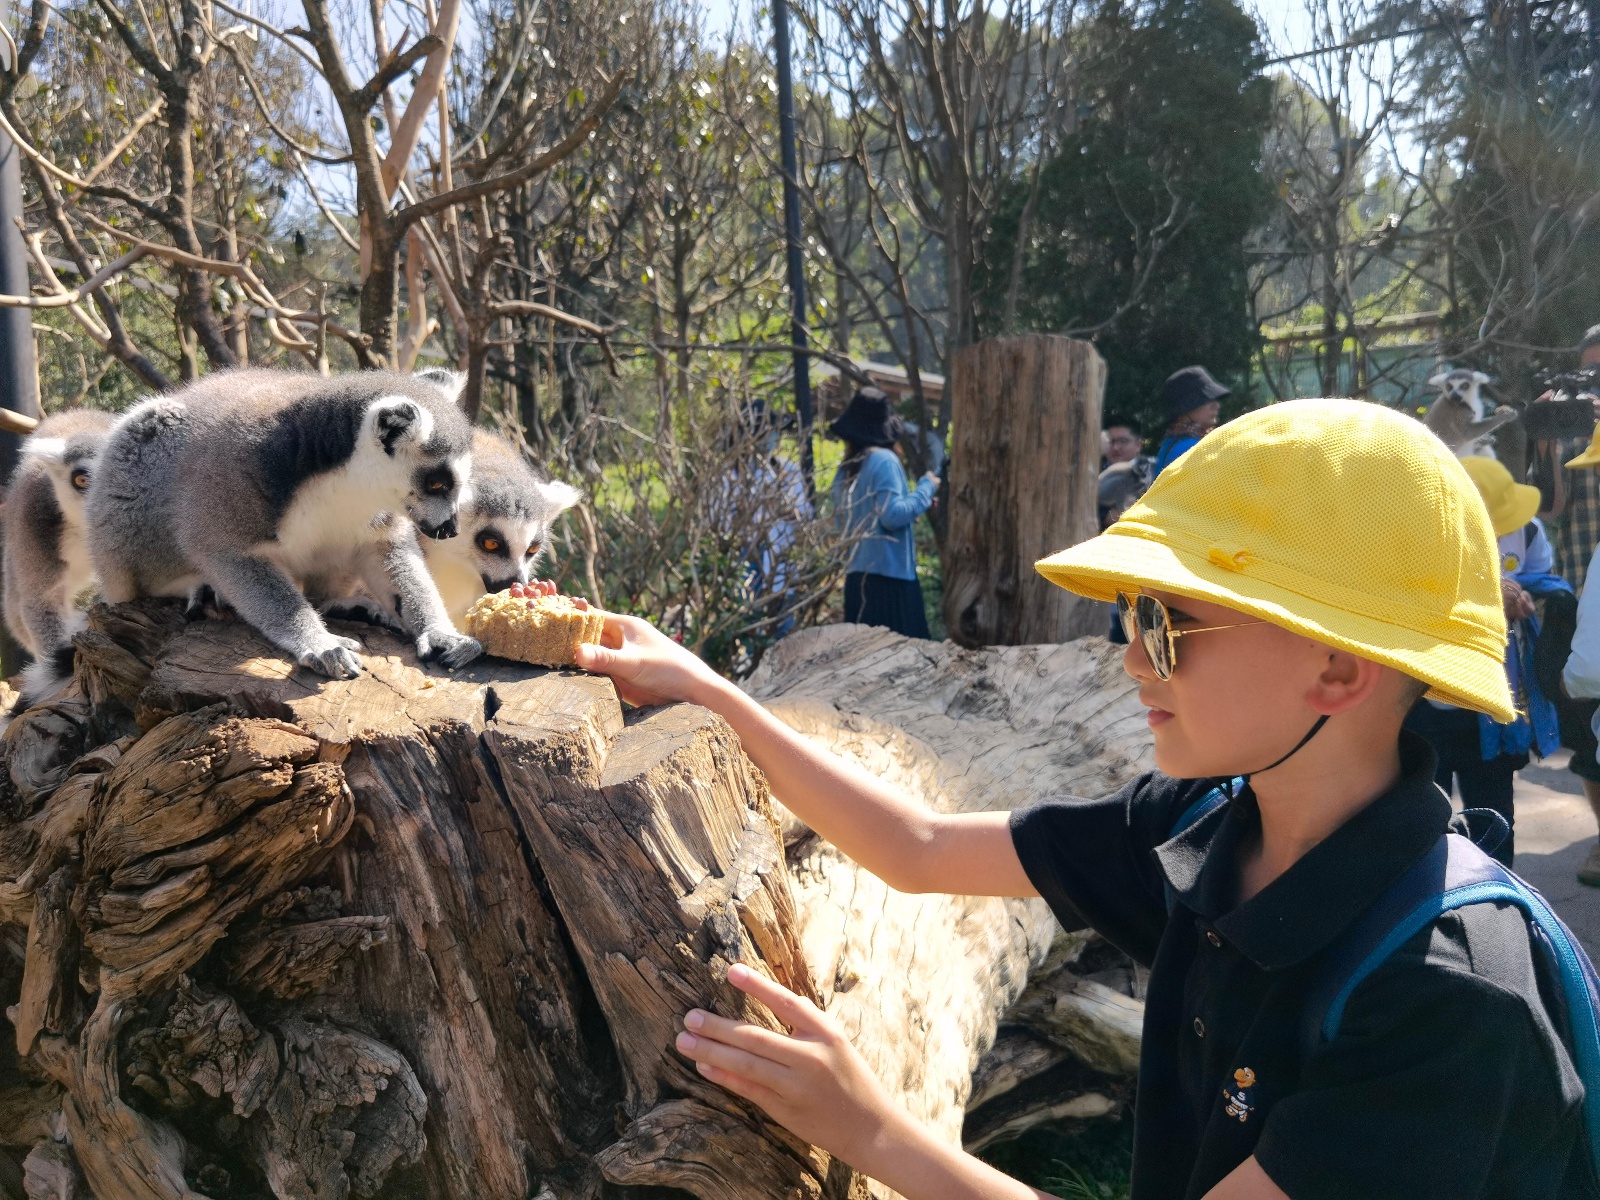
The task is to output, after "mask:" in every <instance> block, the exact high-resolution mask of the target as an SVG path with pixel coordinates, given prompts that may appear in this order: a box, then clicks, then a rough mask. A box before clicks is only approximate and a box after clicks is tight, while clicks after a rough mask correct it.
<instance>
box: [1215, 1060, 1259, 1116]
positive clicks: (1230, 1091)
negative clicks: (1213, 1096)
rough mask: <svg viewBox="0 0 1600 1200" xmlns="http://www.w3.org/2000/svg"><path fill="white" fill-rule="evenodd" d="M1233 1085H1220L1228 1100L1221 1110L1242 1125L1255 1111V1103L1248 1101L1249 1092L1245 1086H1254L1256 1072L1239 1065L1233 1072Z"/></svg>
mask: <svg viewBox="0 0 1600 1200" xmlns="http://www.w3.org/2000/svg"><path fill="white" fill-rule="evenodd" d="M1233 1082H1234V1086H1233V1087H1231V1088H1230V1087H1229V1086H1228V1085H1227V1084H1223V1085H1222V1095H1223V1097H1224V1098H1225V1099H1226V1100H1227V1101H1228V1103H1227V1104H1226V1105H1225V1106H1224V1107H1223V1109H1222V1111H1223V1112H1224V1113H1226V1114H1227V1115H1228V1116H1230V1117H1235V1118H1237V1119H1238V1121H1239V1124H1241V1125H1243V1124H1244V1123H1245V1120H1246V1119H1247V1118H1248V1117H1249V1116H1250V1114H1251V1113H1253V1112H1254V1111H1255V1107H1256V1106H1255V1105H1253V1104H1251V1103H1250V1093H1249V1092H1248V1091H1246V1090H1245V1089H1246V1088H1250V1087H1254V1086H1255V1082H1256V1073H1255V1072H1254V1071H1252V1070H1251V1069H1250V1068H1249V1067H1240V1068H1239V1069H1238V1070H1237V1071H1235V1072H1234V1073H1233Z"/></svg>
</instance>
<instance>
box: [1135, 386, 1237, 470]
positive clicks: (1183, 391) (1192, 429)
mask: <svg viewBox="0 0 1600 1200" xmlns="http://www.w3.org/2000/svg"><path fill="white" fill-rule="evenodd" d="M1232 394H1233V393H1232V392H1231V391H1230V390H1229V389H1228V388H1226V387H1223V386H1222V384H1220V383H1218V382H1217V381H1216V380H1215V379H1213V378H1211V372H1210V371H1208V370H1206V369H1205V368H1204V367H1184V368H1183V369H1182V370H1179V371H1174V372H1173V373H1172V374H1171V375H1168V376H1167V382H1166V386H1165V387H1163V388H1162V396H1161V399H1162V403H1163V406H1164V407H1165V408H1166V413H1167V433H1166V436H1165V437H1163V438H1162V439H1161V448H1160V450H1158V451H1157V452H1156V465H1155V469H1154V472H1153V474H1152V478H1154V476H1155V475H1159V474H1161V472H1162V471H1164V470H1166V469H1167V468H1168V467H1169V466H1171V465H1172V462H1173V460H1174V459H1176V458H1177V457H1178V456H1179V455H1180V454H1182V453H1183V452H1184V451H1186V450H1188V449H1190V448H1191V447H1193V446H1194V445H1195V444H1196V443H1197V442H1199V440H1200V439H1201V438H1203V437H1205V435H1206V434H1208V433H1210V432H1211V431H1212V430H1213V429H1215V428H1216V427H1217V417H1218V416H1220V415H1221V412H1222V404H1221V401H1222V398H1223V397H1224V396H1230V395H1232Z"/></svg>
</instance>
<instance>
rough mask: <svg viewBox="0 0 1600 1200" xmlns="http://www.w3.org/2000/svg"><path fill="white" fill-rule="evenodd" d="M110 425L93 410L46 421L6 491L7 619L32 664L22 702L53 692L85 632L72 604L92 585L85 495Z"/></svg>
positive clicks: (103, 415) (27, 445)
mask: <svg viewBox="0 0 1600 1200" xmlns="http://www.w3.org/2000/svg"><path fill="white" fill-rule="evenodd" d="M111 420H112V418H111V414H110V413H105V412H96V411H95V410H93V409H74V410H72V411H70V412H64V413H60V414H58V415H56V416H53V417H47V418H46V419H45V420H44V421H43V422H41V423H40V425H39V427H38V428H37V429H36V430H34V432H33V433H32V434H31V435H30V436H29V437H28V440H27V441H25V442H24V443H23V444H22V459H21V461H20V462H19V463H18V464H17V469H16V473H15V474H14V475H13V476H12V479H11V486H10V488H8V489H7V491H6V501H5V512H4V517H3V524H4V529H5V554H4V574H5V618H6V627H7V628H8V629H10V630H11V635H12V636H13V637H14V638H16V639H17V641H18V642H19V643H20V644H21V645H22V647H23V649H25V650H26V651H27V652H28V653H29V654H31V655H32V656H33V663H32V664H31V665H30V666H29V667H28V669H27V671H26V672H25V674H24V683H23V689H22V690H23V696H24V697H25V698H29V697H38V696H42V695H45V694H47V693H49V692H52V691H54V690H55V689H56V688H57V687H59V686H60V685H61V683H63V682H64V681H65V677H66V676H67V675H69V674H71V671H72V635H73V634H74V633H76V632H77V631H78V630H79V629H81V628H83V614H82V613H81V612H80V611H79V610H78V608H77V606H76V604H75V603H74V602H75V601H76V600H77V598H78V596H79V594H80V593H82V592H83V591H84V590H85V589H86V588H88V587H90V586H91V585H93V583H94V568H93V566H92V565H91V563H90V561H89V547H88V544H87V542H86V541H85V539H84V515H83V510H84V493H85V492H86V491H87V490H88V487H89V479H90V477H91V474H92V472H93V471H94V466H95V458H96V457H97V456H98V455H99V453H100V450H101V447H102V446H103V445H104V444H105V441H106V435H107V434H108V433H109V432H110V429H111Z"/></svg>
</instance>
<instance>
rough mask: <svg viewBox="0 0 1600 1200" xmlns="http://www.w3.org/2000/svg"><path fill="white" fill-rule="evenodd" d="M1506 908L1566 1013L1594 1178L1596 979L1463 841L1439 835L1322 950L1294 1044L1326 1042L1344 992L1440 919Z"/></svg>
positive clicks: (1598, 1130)
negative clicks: (1548, 970)
mask: <svg viewBox="0 0 1600 1200" xmlns="http://www.w3.org/2000/svg"><path fill="white" fill-rule="evenodd" d="M1494 903H1505V904H1514V905H1516V906H1517V907H1518V908H1519V909H1521V910H1522V913H1523V915H1524V916H1525V917H1526V918H1527V920H1528V924H1529V925H1530V926H1531V928H1532V931H1533V935H1534V936H1533V942H1534V944H1535V945H1537V946H1539V947H1541V952H1542V953H1543V955H1544V956H1545V957H1546V958H1547V960H1548V962H1549V965H1550V966H1551V967H1552V968H1553V969H1554V971H1555V976H1556V979H1557V980H1558V981H1559V983H1560V986H1561V998H1562V1001H1563V1003H1564V1007H1565V1009H1566V1017H1567V1029H1568V1038H1569V1045H1568V1050H1569V1051H1570V1052H1571V1054H1572V1060H1573V1064H1574V1065H1575V1066H1576V1067H1577V1069H1578V1075H1579V1077H1580V1078H1581V1079H1582V1080H1583V1089H1584V1101H1583V1117H1584V1128H1585V1130H1586V1131H1587V1133H1588V1137H1589V1150H1590V1154H1591V1156H1592V1157H1593V1160H1594V1164H1595V1170H1596V1172H1597V1174H1600V977H1597V976H1596V974H1595V969H1594V965H1593V964H1592V963H1591V962H1590V961H1589V956H1588V955H1587V954H1585V953H1584V951H1583V947H1582V946H1581V945H1580V944H1579V943H1578V939H1577V938H1575V937H1574V936H1573V935H1572V932H1571V931H1570V930H1569V929H1568V928H1567V927H1566V925H1564V924H1563V923H1562V921H1561V918H1560V917H1558V916H1556V914H1555V913H1554V911H1552V910H1551V908H1550V906H1549V905H1548V904H1547V903H1545V899H1544V897H1543V896H1541V895H1540V894H1539V893H1538V892H1537V891H1536V890H1535V889H1534V888H1533V887H1531V886H1530V885H1529V884H1527V883H1525V882H1524V881H1523V880H1522V879H1520V878H1518V877H1517V876H1516V875H1514V874H1512V873H1511V872H1510V871H1507V870H1506V869H1505V868H1504V867H1502V866H1501V865H1500V864H1499V863H1497V862H1495V861H1494V859H1492V858H1490V857H1489V856H1488V855H1487V854H1485V853H1484V852H1483V851H1482V850H1480V849H1479V848H1478V847H1477V846H1476V845H1474V844H1473V843H1472V842H1471V841H1470V840H1468V839H1467V838H1464V837H1461V836H1460V835H1458V834H1453V833H1451V834H1445V835H1444V836H1443V837H1441V838H1440V839H1439V840H1438V842H1436V843H1435V844H1434V847H1433V849H1432V850H1430V851H1429V852H1428V853H1427V854H1426V855H1425V856H1424V857H1423V858H1422V859H1421V861H1419V862H1418V863H1417V864H1416V865H1415V866H1414V867H1412V868H1411V869H1410V870H1409V871H1407V872H1406V873H1405V874H1404V875H1402V876H1401V877H1400V878H1399V879H1398V880H1397V881H1396V882H1395V883H1394V884H1392V885H1391V886H1390V888H1389V890H1388V891H1386V892H1385V893H1384V894H1383V895H1382V896H1381V897H1379V899H1378V900H1377V901H1376V902H1375V903H1374V904H1373V906H1372V907H1371V908H1370V909H1368V910H1367V912H1366V914H1365V915H1364V916H1362V918H1361V919H1360V920H1359V921H1357V922H1356V923H1355V925H1353V926H1351V928H1350V929H1349V930H1348V931H1347V932H1346V933H1345V934H1343V935H1342V936H1341V937H1340V938H1339V939H1338V941H1337V942H1335V944H1334V946H1333V948H1332V949H1331V950H1330V951H1329V952H1328V957H1327V958H1326V959H1325V960H1324V964H1323V966H1322V967H1321V968H1320V969H1319V970H1318V973H1317V977H1316V979H1315V980H1314V981H1313V983H1312V985H1311V989H1310V991H1309V992H1308V994H1307V1001H1306V1007H1305V1009H1304V1010H1303V1012H1302V1022H1303V1023H1302V1029H1301V1034H1302V1043H1303V1045H1304V1046H1305V1047H1306V1048H1307V1049H1309V1048H1310V1047H1312V1046H1315V1045H1316V1044H1317V1043H1319V1042H1331V1041H1332V1040H1333V1039H1334V1038H1336V1037H1337V1036H1338V1035H1339V1026H1340V1023H1341V1022H1342V1021H1343V1019H1344V1011H1345V1007H1346V1005H1347V1004H1348V1003H1349V1000H1350V996H1351V994H1352V993H1353V992H1354V991H1355V990H1356V988H1357V987H1358V986H1360V984H1361V983H1362V981H1363V980H1365V979H1366V978H1367V976H1369V975H1371V974H1372V973H1373V972H1374V971H1376V970H1377V969H1378V968H1379V967H1381V966H1382V965H1383V964H1384V962H1385V961H1387V960H1388V958H1389V956H1390V955H1392V954H1393V953H1394V952H1395V951H1396V950H1398V949H1399V948H1400V947H1401V946H1403V945H1405V943H1406V942H1408V941H1410V940H1411V938H1413V937H1415V936H1416V935H1417V934H1418V933H1420V932H1421V931H1422V930H1423V929H1425V928H1427V927H1428V926H1429V925H1430V924H1432V923H1433V922H1434V921H1435V920H1437V919H1438V918H1439V917H1440V916H1441V915H1442V914H1444V913H1447V912H1450V911H1451V910H1453V909H1457V908H1462V907H1465V906H1466V905H1469V904H1494Z"/></svg>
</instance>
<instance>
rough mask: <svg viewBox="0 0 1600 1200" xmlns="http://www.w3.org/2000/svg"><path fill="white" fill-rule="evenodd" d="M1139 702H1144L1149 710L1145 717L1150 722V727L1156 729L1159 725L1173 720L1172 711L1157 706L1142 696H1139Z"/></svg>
mask: <svg viewBox="0 0 1600 1200" xmlns="http://www.w3.org/2000/svg"><path fill="white" fill-rule="evenodd" d="M1139 703H1140V704H1143V705H1144V706H1145V708H1146V709H1147V710H1148V711H1147V712H1146V713H1145V719H1146V720H1147V721H1149V722H1150V728H1152V729H1154V728H1155V727H1156V726H1157V725H1165V724H1166V723H1167V722H1168V721H1170V720H1172V714H1171V713H1170V712H1168V711H1167V710H1166V709H1164V708H1158V707H1156V706H1155V705H1154V704H1151V703H1150V702H1149V701H1148V700H1146V699H1144V698H1143V697H1142V696H1141V697H1140V698H1139Z"/></svg>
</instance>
